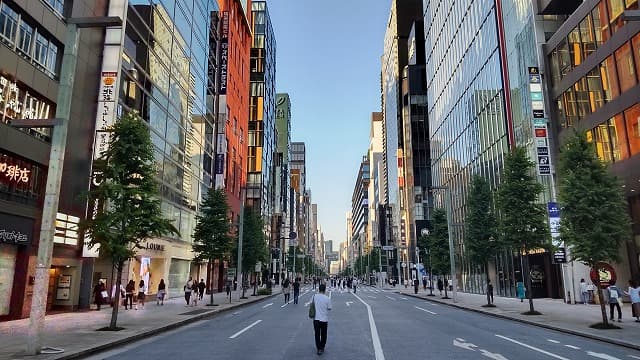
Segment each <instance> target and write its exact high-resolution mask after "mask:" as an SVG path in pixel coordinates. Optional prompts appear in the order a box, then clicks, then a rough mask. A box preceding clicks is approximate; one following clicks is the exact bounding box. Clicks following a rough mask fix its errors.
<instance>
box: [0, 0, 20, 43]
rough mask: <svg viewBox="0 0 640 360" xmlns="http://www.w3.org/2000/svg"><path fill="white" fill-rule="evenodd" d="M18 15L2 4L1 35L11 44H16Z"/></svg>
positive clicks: (0, 12)
mask: <svg viewBox="0 0 640 360" xmlns="http://www.w3.org/2000/svg"><path fill="white" fill-rule="evenodd" d="M17 27H18V13H16V12H15V11H13V9H11V8H10V7H8V6H7V4H5V3H0V35H2V37H3V38H4V40H5V41H8V42H9V43H10V44H13V43H14V42H15V36H16V28H17Z"/></svg>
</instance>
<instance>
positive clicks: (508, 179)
mask: <svg viewBox="0 0 640 360" xmlns="http://www.w3.org/2000/svg"><path fill="white" fill-rule="evenodd" d="M533 166H534V163H533V162H532V161H531V160H529V157H528V156H527V152H526V149H525V148H524V147H517V148H515V149H514V150H513V151H512V152H511V153H509V154H507V156H506V157H505V164H504V172H503V175H502V184H501V185H500V188H499V189H498V197H497V200H498V201H497V205H498V209H499V210H500V214H501V221H500V232H501V234H502V237H501V239H500V240H501V242H502V243H503V244H504V245H505V246H506V247H511V248H513V249H519V250H520V251H527V252H528V251H529V250H533V249H539V248H548V247H549V246H550V239H551V236H550V235H549V229H548V225H547V210H546V206H545V205H544V204H542V203H539V202H538V199H539V196H540V193H541V192H542V190H543V186H542V185H541V184H540V183H539V182H538V181H537V179H536V177H535V176H534V175H533Z"/></svg>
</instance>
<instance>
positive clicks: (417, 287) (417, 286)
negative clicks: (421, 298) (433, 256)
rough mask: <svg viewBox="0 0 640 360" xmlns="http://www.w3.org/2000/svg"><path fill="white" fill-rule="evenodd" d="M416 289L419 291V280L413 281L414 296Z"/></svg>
mask: <svg viewBox="0 0 640 360" xmlns="http://www.w3.org/2000/svg"><path fill="white" fill-rule="evenodd" d="M418 289H420V280H418V278H415V279H413V292H414V294H417V293H418Z"/></svg>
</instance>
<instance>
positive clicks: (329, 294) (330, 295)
mask: <svg viewBox="0 0 640 360" xmlns="http://www.w3.org/2000/svg"><path fill="white" fill-rule="evenodd" d="M331 294H332V292H331V291H329V299H331Z"/></svg>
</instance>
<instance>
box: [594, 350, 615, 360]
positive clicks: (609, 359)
mask: <svg viewBox="0 0 640 360" xmlns="http://www.w3.org/2000/svg"><path fill="white" fill-rule="evenodd" d="M587 355H589V356H593V357H595V358H598V359H604V360H620V359H619V358H617V357H615V356H611V355H609V354H601V353H596V352H593V351H587Z"/></svg>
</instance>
